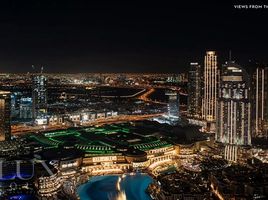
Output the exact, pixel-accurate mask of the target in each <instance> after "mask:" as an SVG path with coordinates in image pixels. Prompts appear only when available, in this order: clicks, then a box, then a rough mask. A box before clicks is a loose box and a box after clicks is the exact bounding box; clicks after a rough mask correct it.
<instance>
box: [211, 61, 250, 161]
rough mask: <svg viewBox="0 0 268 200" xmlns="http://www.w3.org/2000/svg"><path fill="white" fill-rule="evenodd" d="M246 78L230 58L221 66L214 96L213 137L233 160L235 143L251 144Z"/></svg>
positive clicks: (247, 82) (239, 144)
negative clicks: (216, 96) (217, 86)
mask: <svg viewBox="0 0 268 200" xmlns="http://www.w3.org/2000/svg"><path fill="white" fill-rule="evenodd" d="M251 115H252V112H251V99H250V79H249V76H248V74H247V72H246V71H245V70H244V69H243V68H242V67H240V66H239V65H238V64H236V63H235V62H233V61H228V62H227V63H226V64H225V65H223V67H222V71H221V77H220V83H219V92H218V100H217V114H216V116H217V120H216V122H217V123H216V140H217V141H219V142H222V143H224V144H226V147H225V154H224V156H225V158H226V159H227V160H230V161H234V162H237V156H238V153H237V151H238V146H243V145H251V134H252V128H251V127H252V124H251V123H252V119H251V118H252V116H251Z"/></svg>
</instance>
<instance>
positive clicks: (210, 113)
mask: <svg viewBox="0 0 268 200" xmlns="http://www.w3.org/2000/svg"><path fill="white" fill-rule="evenodd" d="M204 65H205V69H204V96H203V99H202V118H203V119H204V120H205V121H207V127H206V130H207V131H212V132H214V131H215V120H216V107H217V92H218V91H217V90H218V82H219V80H218V79H219V71H218V64H217V55H216V52H215V51H207V52H206V56H205V61H204Z"/></svg>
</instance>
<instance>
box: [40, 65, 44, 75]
mask: <svg viewBox="0 0 268 200" xmlns="http://www.w3.org/2000/svg"><path fill="white" fill-rule="evenodd" d="M43 70H44V67H43V66H42V67H41V74H43Z"/></svg>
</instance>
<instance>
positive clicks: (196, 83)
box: [187, 63, 202, 118]
mask: <svg viewBox="0 0 268 200" xmlns="http://www.w3.org/2000/svg"><path fill="white" fill-rule="evenodd" d="M201 92H202V87H201V66H200V65H199V64H198V63H190V70H189V72H188V106H187V107H188V110H187V111H188V117H190V118H200V117H201Z"/></svg>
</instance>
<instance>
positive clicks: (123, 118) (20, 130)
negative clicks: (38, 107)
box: [11, 113, 164, 136]
mask: <svg viewBox="0 0 268 200" xmlns="http://www.w3.org/2000/svg"><path fill="white" fill-rule="evenodd" d="M162 115H164V113H156V114H145V115H118V116H115V117H109V118H102V119H96V120H94V121H90V122H83V123H79V124H77V125H76V126H75V127H83V126H96V125H105V124H114V123H124V122H130V121H139V120H146V119H150V118H153V117H159V116H162ZM70 127H72V126H67V125H42V126H29V125H28V126H27V125H24V124H23V125H13V126H12V127H11V132H12V135H15V136H18V135H23V134H26V133H31V132H43V131H53V130H58V129H67V128H70Z"/></svg>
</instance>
